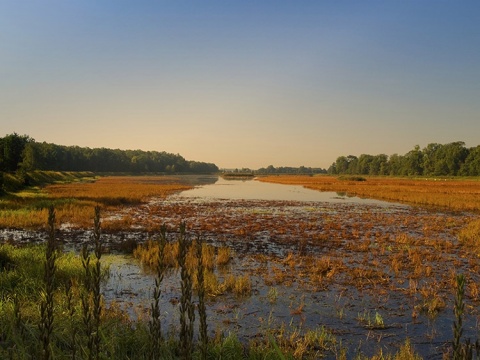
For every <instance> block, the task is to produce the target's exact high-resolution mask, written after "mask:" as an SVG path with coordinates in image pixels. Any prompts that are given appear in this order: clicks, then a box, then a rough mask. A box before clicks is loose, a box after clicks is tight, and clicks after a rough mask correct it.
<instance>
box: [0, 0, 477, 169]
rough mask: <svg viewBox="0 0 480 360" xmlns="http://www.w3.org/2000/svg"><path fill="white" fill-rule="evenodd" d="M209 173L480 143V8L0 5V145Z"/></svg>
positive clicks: (407, 4)
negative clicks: (30, 143) (144, 155)
mask: <svg viewBox="0 0 480 360" xmlns="http://www.w3.org/2000/svg"><path fill="white" fill-rule="evenodd" d="M13 132H16V133H18V134H21V135H23V134H27V135H30V136H31V137H33V138H34V139H35V140H37V141H40V142H43V141H46V142H53V143H56V144H60V145H79V146H82V147H83V146H88V147H107V148H120V149H142V150H157V151H167V152H171V153H179V154H181V155H182V156H184V157H185V158H186V159H188V160H197V161H205V162H213V163H215V164H217V165H218V166H219V167H221V168H235V167H237V168H241V167H250V168H253V169H256V168H259V167H263V166H268V165H274V166H300V165H304V166H311V167H328V166H329V165H330V164H331V163H332V162H334V161H335V159H336V158H337V157H338V156H340V155H349V154H352V155H356V156H358V155H360V154H362V153H366V154H372V155H376V154H379V153H385V154H387V155H391V154H394V153H399V154H405V153H406V152H408V151H409V150H411V149H412V148H413V147H414V146H415V145H417V144H418V145H420V147H424V146H426V145H427V144H428V143H432V142H437V143H449V142H453V141H465V142H466V145H467V146H469V147H470V146H476V145H479V144H480V1H478V0H465V1H463V0H462V1H457V0H450V1H446V0H404V1H393V0H392V1H389V0H381V1H380V0H379V1H369V0H366V1H358V0H351V1H342V0H339V1H329V0H315V1H313V0H312V1H294V0H291V1H282V0H275V1H273V0H262V1H258V0H229V1H225V0H217V1H210V0H202V1H183V0H170V1H163V0H159V1H146V0H136V1H127V0H102V1H97V0H81V1H65V0H45V1H38V0H25V1H24V0H18V1H17V0H15V1H13V0H12V1H8V0H0V136H4V135H6V134H10V133H13Z"/></svg>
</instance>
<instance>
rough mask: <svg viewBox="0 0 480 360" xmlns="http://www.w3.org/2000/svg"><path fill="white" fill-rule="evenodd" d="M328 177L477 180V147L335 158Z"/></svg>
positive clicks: (479, 164)
mask: <svg viewBox="0 0 480 360" xmlns="http://www.w3.org/2000/svg"><path fill="white" fill-rule="evenodd" d="M328 173H330V174H357V175H393V176H457V175H463V176H480V146H477V147H474V148H470V149H469V148H466V147H465V143H464V142H463V141H456V142H452V143H449V144H437V143H431V144H428V145H427V146H426V147H425V148H423V149H420V146H418V145H416V146H415V147H414V148H413V149H412V150H410V151H409V152H407V153H406V154H405V155H398V154H393V155H391V156H389V157H388V156H386V155H385V154H380V155H376V156H372V155H368V154H362V155H360V156H359V157H358V158H357V157H356V156H353V155H349V156H339V157H338V158H337V160H336V161H335V162H334V163H333V164H332V165H331V166H330V168H329V169H328Z"/></svg>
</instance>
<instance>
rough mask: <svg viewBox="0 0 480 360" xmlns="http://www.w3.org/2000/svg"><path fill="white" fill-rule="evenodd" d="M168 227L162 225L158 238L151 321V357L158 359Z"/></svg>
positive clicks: (160, 341) (160, 340)
mask: <svg viewBox="0 0 480 360" xmlns="http://www.w3.org/2000/svg"><path fill="white" fill-rule="evenodd" d="M166 234H167V227H166V225H162V227H161V228H160V239H159V240H157V245H158V252H157V266H156V270H157V274H156V275H157V276H156V278H155V288H154V290H153V303H152V318H151V320H150V322H149V329H150V336H151V343H152V345H151V349H150V358H151V359H152V360H153V359H158V358H159V357H160V351H161V350H160V347H161V343H162V340H163V338H162V327H161V320H160V295H161V288H160V285H161V284H162V281H163V276H164V273H165V270H166V265H165V261H164V256H165V245H166V243H167V235H166Z"/></svg>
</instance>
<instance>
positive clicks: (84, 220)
mask: <svg viewBox="0 0 480 360" xmlns="http://www.w3.org/2000/svg"><path fill="white" fill-rule="evenodd" d="M191 188H192V187H191V186H188V185H185V184H182V183H181V180H180V179H179V178H176V177H170V176H135V177H133V176H129V177H127V176H125V177H120V176H116V177H104V178H100V179H98V180H97V181H89V182H74V183H67V184H54V185H48V186H46V187H45V188H43V189H33V190H30V191H29V192H26V191H24V192H21V193H17V194H16V196H12V197H10V198H9V199H4V200H3V201H2V203H1V208H0V227H2V228H19V229H38V228H42V227H44V226H45V224H46V219H47V215H46V214H47V211H46V210H45V209H47V208H48V207H49V206H50V205H54V206H55V211H56V215H57V216H56V220H57V223H58V224H69V225H70V226H74V227H81V228H89V227H91V226H92V213H93V208H94V207H95V206H96V205H100V206H101V207H102V210H103V212H104V214H105V212H107V211H108V212H111V213H115V214H118V213H119V211H120V210H121V209H124V208H126V207H129V206H135V205H139V204H142V203H144V202H146V201H147V199H149V198H165V197H167V196H168V195H169V194H172V193H175V192H179V191H183V190H187V189H191ZM132 221H133V219H132V218H131V217H129V216H125V217H119V218H118V219H115V220H109V219H105V218H104V221H103V224H102V227H103V228H104V229H108V230H118V229H125V228H128V227H130V225H131V224H132Z"/></svg>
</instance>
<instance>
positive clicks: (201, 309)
mask: <svg viewBox="0 0 480 360" xmlns="http://www.w3.org/2000/svg"><path fill="white" fill-rule="evenodd" d="M196 245H197V246H196V250H197V259H198V269H197V283H198V316H199V318H200V324H199V334H200V356H201V359H202V360H206V359H207V350H208V331H207V310H206V306H205V279H204V265H203V262H204V261H203V256H202V253H203V252H202V248H203V241H202V239H201V238H200V237H198V238H197V243H196Z"/></svg>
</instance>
